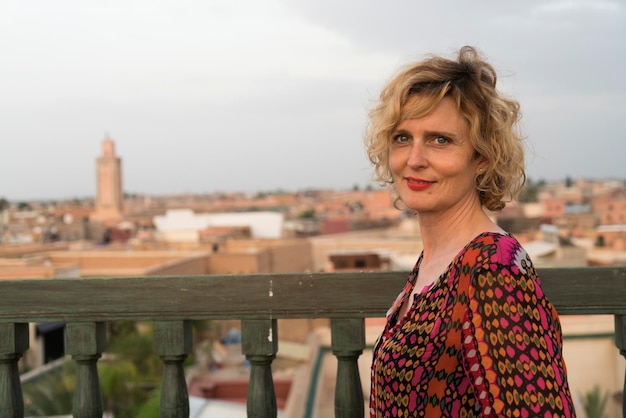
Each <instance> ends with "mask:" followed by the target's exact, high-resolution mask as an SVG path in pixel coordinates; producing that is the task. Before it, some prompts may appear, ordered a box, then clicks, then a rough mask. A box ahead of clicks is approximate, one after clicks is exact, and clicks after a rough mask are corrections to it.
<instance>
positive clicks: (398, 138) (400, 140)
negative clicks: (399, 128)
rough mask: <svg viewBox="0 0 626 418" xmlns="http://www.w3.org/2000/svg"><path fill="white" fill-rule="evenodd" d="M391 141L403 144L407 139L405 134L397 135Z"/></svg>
mask: <svg viewBox="0 0 626 418" xmlns="http://www.w3.org/2000/svg"><path fill="white" fill-rule="evenodd" d="M392 140H393V142H395V143H397V144H404V143H407V142H409V137H408V135H405V134H397V135H394V136H393V138H392Z"/></svg>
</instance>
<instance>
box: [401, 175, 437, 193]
mask: <svg viewBox="0 0 626 418" xmlns="http://www.w3.org/2000/svg"><path fill="white" fill-rule="evenodd" d="M405 180H406V185H407V187H408V188H409V189H411V190H414V191H418V192H419V191H422V190H426V189H428V188H429V187H430V186H432V185H433V184H434V182H432V181H428V180H424V179H416V178H412V177H405Z"/></svg>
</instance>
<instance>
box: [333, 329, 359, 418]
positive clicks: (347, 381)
mask: <svg viewBox="0 0 626 418" xmlns="http://www.w3.org/2000/svg"><path fill="white" fill-rule="evenodd" d="M331 341H332V348H333V354H334V355H335V357H337V360H338V364H337V383H336V385H335V418H363V412H364V403H363V389H362V387H361V378H360V377H359V365H358V360H359V356H360V355H361V353H362V352H363V348H364V347H365V321H364V320H363V319H362V318H350V319H333V320H332V321H331Z"/></svg>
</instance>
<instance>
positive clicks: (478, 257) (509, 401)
mask: <svg viewBox="0 0 626 418" xmlns="http://www.w3.org/2000/svg"><path fill="white" fill-rule="evenodd" d="M421 260H422V257H421V256H420V258H419V260H418V262H417V264H416V265H415V268H414V269H413V271H412V272H411V274H410V275H409V278H408V282H407V285H406V287H405V288H404V290H403V291H402V292H401V293H400V295H399V296H398V298H397V299H396V301H395V302H394V303H393V305H392V307H391V309H390V310H389V312H388V313H387V325H386V326H385V329H384V331H383V333H382V335H381V336H380V338H379V339H378V341H377V343H376V346H375V348H374V359H373V363H372V387H371V397H370V417H371V418H379V417H455V418H456V417H496V416H512V417H574V416H575V412H574V408H573V403H572V398H571V395H570V390H569V387H568V383H567V378H566V369H565V363H564V361H563V357H562V352H561V347H562V337H561V328H560V323H559V320H558V315H557V312H556V310H555V309H554V307H553V306H552V304H551V303H550V302H549V301H548V300H547V298H546V297H545V295H544V294H543V292H542V290H541V287H540V283H539V278H538V277H537V274H536V272H535V269H534V267H533V265H532V263H531V261H530V258H529V257H528V255H527V253H526V252H525V251H524V249H523V248H522V247H521V245H520V244H519V242H518V241H517V240H516V239H515V238H513V237H512V236H510V235H508V234H500V233H492V232H488V233H483V234H481V235H479V236H478V237H476V238H475V239H474V240H473V241H472V242H470V243H469V244H468V245H467V246H466V247H465V248H464V249H463V250H462V251H461V252H460V253H459V254H458V255H457V257H456V258H455V259H454V260H453V261H452V263H451V264H450V265H449V266H448V269H447V271H446V272H445V273H444V274H443V275H442V276H441V277H440V278H439V279H438V280H437V281H436V282H435V283H434V284H433V285H431V286H430V287H427V288H425V289H423V290H422V291H421V292H420V293H419V294H418V295H416V296H415V299H414V300H413V301H412V305H411V306H410V308H409V310H408V311H407V313H406V314H405V315H404V317H402V318H398V315H399V310H400V307H401V306H402V304H403V302H404V301H405V300H407V298H408V297H409V295H410V294H411V290H412V289H413V286H414V284H415V280H416V278H417V273H418V271H419V265H420V263H421Z"/></svg>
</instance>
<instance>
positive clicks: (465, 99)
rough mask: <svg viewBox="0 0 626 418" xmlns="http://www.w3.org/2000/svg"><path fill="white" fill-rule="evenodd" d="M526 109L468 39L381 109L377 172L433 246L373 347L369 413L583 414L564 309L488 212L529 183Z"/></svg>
mask: <svg viewBox="0 0 626 418" xmlns="http://www.w3.org/2000/svg"><path fill="white" fill-rule="evenodd" d="M519 117H520V113H519V105H518V103H517V102H516V101H514V100H511V99H508V98H505V97H503V96H502V95H501V94H500V93H499V92H498V91H497V89H496V73H495V71H494V69H493V67H492V66H491V65H490V64H488V63H487V62H485V61H484V60H482V59H481V57H480V56H479V54H478V53H477V51H476V50H475V49H474V48H471V47H463V48H462V49H461V50H460V51H459V54H458V59H457V60H456V61H455V60H449V59H445V58H442V57H437V56H431V57H429V58H427V59H425V60H424V61H421V62H418V63H416V64H414V65H411V66H409V67H407V68H405V69H404V70H403V71H401V72H400V73H399V74H398V75H396V76H395V77H394V78H393V79H392V80H391V81H390V82H389V84H388V85H387V86H386V87H385V88H384V89H383V91H382V93H381V95H380V101H379V103H378V105H377V106H376V107H375V108H374V109H373V110H372V111H371V112H370V125H369V129H368V131H367V135H366V143H367V151H368V156H369V158H370V160H371V161H372V163H373V164H374V170H375V174H376V177H377V179H378V180H379V181H381V182H384V183H389V184H391V185H392V186H393V190H394V192H395V194H396V196H397V201H396V203H401V204H402V205H403V206H405V207H406V208H408V209H410V210H412V211H414V212H415V213H416V215H417V216H418V220H419V224H420V228H421V234H422V240H423V252H422V254H421V255H420V257H419V259H418V261H417V263H416V265H415V267H414V269H413V271H412V272H411V274H410V275H409V278H408V282H407V284H406V287H405V288H404V290H403V291H402V292H401V293H400V295H399V296H398V298H397V299H396V301H395V302H394V303H393V305H392V307H391V309H390V310H389V312H388V313H387V324H386V326H385V329H384V331H383V333H382V335H381V336H380V338H379V340H378V341H377V343H376V346H375V349H374V359H373V363H372V388H371V389H372V390H371V397H370V405H371V409H370V414H371V417H440V416H446V417H478V416H480V417H493V416H519V417H539V416H541V417H572V416H575V412H574V408H573V404H572V398H571V394H570V390H569V386H568V383H567V377H566V369H565V363H564V360H563V356H562V337H561V328H560V324H559V319H558V315H557V312H556V310H555V309H554V307H553V306H552V304H551V303H550V302H549V301H548V300H547V299H546V297H545V295H544V294H543V292H542V290H541V287H540V283H539V278H538V277H537V274H536V272H535V269H534V267H533V265H532V262H531V260H530V258H529V257H528V254H527V253H526V252H525V251H524V249H523V248H522V247H521V246H520V244H519V243H518V241H517V240H516V239H515V238H513V237H512V236H511V235H509V234H508V233H506V232H505V231H503V230H502V229H501V228H500V227H498V225H496V224H495V223H494V222H493V221H492V220H491V219H490V218H489V216H488V215H487V214H486V212H485V209H486V210H489V211H497V210H500V209H502V208H503V207H504V204H505V203H504V202H505V200H507V199H512V198H514V197H515V196H516V195H517V193H518V192H519V189H520V188H521V187H522V185H523V183H524V180H525V174H524V158H523V157H524V148H523V144H522V138H521V137H520V136H519V135H518V133H517V132H516V124H517V122H518V120H519Z"/></svg>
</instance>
